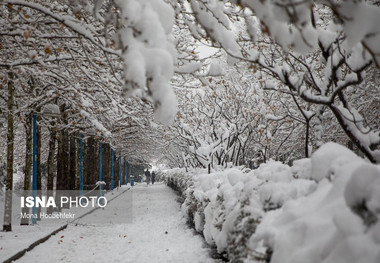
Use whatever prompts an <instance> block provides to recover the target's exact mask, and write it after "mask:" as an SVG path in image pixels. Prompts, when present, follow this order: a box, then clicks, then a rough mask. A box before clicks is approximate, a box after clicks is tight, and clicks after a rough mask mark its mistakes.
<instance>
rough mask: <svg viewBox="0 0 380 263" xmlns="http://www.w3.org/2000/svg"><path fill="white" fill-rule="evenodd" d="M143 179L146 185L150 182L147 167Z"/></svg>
mask: <svg viewBox="0 0 380 263" xmlns="http://www.w3.org/2000/svg"><path fill="white" fill-rule="evenodd" d="M145 180H146V184H147V185H148V184H150V172H149V170H148V169H146V171H145Z"/></svg>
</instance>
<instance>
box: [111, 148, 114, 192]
mask: <svg viewBox="0 0 380 263" xmlns="http://www.w3.org/2000/svg"><path fill="white" fill-rule="evenodd" d="M111 152H112V157H111V159H112V160H111V190H113V157H114V153H113V150H112V149H111Z"/></svg>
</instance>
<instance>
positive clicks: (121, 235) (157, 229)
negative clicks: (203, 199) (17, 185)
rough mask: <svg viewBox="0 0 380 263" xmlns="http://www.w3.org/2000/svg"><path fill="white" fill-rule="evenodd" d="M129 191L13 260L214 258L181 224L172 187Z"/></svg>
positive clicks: (140, 260)
mask: <svg viewBox="0 0 380 263" xmlns="http://www.w3.org/2000/svg"><path fill="white" fill-rule="evenodd" d="M128 192H129V193H128V194H122V195H121V196H119V197H118V198H116V199H115V200H114V201H112V202H111V203H109V204H108V205H107V207H106V208H105V209H99V210H97V211H95V212H94V213H93V214H90V215H88V216H86V217H85V218H84V219H82V220H81V221H80V222H78V225H74V224H72V225H70V226H69V227H68V228H67V229H66V230H64V231H62V232H60V233H58V234H57V235H55V236H52V237H51V238H50V239H49V240H48V241H46V242H45V243H43V244H42V245H40V246H38V247H36V248H35V249H33V250H32V251H30V252H28V253H26V254H25V256H24V257H22V258H21V259H20V260H18V261H17V262H49V263H50V262H95V261H96V262H137V263H139V262H214V260H213V259H211V258H210V256H209V249H208V248H206V247H204V243H203V240H202V238H201V237H200V236H197V235H194V234H193V232H192V230H191V229H189V228H188V227H187V226H186V225H185V222H184V219H183V218H182V216H181V214H180V210H179V204H178V203H177V202H176V201H175V199H176V195H175V193H174V192H173V191H172V190H171V189H170V188H168V187H167V186H166V185H164V184H156V185H149V187H147V186H146V185H138V186H136V187H134V188H133V189H132V190H131V191H128ZM131 197H132V198H133V201H132V198H131ZM131 204H132V207H133V208H132V211H133V212H132V218H131V216H130V215H131V214H130V213H131ZM128 218H129V219H128ZM128 221H129V222H128Z"/></svg>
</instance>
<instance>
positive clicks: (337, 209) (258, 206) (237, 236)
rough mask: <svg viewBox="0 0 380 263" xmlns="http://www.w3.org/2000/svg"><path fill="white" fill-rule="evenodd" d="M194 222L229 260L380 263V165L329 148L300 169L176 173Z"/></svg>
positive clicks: (277, 166)
mask: <svg viewBox="0 0 380 263" xmlns="http://www.w3.org/2000/svg"><path fill="white" fill-rule="evenodd" d="M165 176H166V180H171V182H172V184H176V185H179V186H180V187H179V188H178V189H179V190H180V191H181V192H182V194H183V195H184V197H185V201H184V203H183V206H182V210H183V212H184V213H185V214H186V216H187V218H188V220H189V221H190V222H191V223H192V224H193V225H194V227H195V229H196V230H197V231H198V232H201V233H202V234H203V235H204V237H205V239H206V241H207V243H209V244H210V245H214V246H216V248H217V249H218V251H219V252H220V253H224V254H226V256H227V257H228V258H229V260H230V261H233V262H235V261H239V260H245V261H244V262H255V260H256V261H257V260H260V259H261V260H268V261H270V262H272V263H277V262H281V263H286V262H292V263H297V262H305V260H306V261H307V262H311V263H313V262H318V263H319V262H324V263H327V262H331V263H339V262H342V263H343V262H344V263H350V262H352V263H354V262H366V263H375V262H380V250H379V247H380V221H379V217H380V166H379V165H373V164H370V163H368V162H367V161H365V160H363V159H361V158H359V157H358V156H356V155H355V154H353V153H352V152H351V151H349V150H348V149H346V148H344V147H342V146H340V145H337V144H334V143H328V144H325V145H324V146H322V147H321V148H320V149H319V150H318V151H316V152H315V154H314V155H313V156H312V158H311V159H302V160H298V161H296V162H294V165H293V167H289V166H288V165H285V164H282V163H280V162H275V161H270V162H268V163H266V164H262V165H261V166H260V167H259V168H258V169H257V170H254V171H251V170H249V169H244V170H241V169H238V168H231V169H227V170H225V171H218V172H213V173H211V174H206V171H204V170H203V171H199V170H198V171H192V172H191V173H186V172H185V171H184V170H176V171H175V173H173V172H171V171H169V172H167V173H166V175H165Z"/></svg>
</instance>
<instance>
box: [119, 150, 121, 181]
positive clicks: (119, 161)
mask: <svg viewBox="0 0 380 263" xmlns="http://www.w3.org/2000/svg"><path fill="white" fill-rule="evenodd" d="M119 187H121V157H120V158H119Z"/></svg>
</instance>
